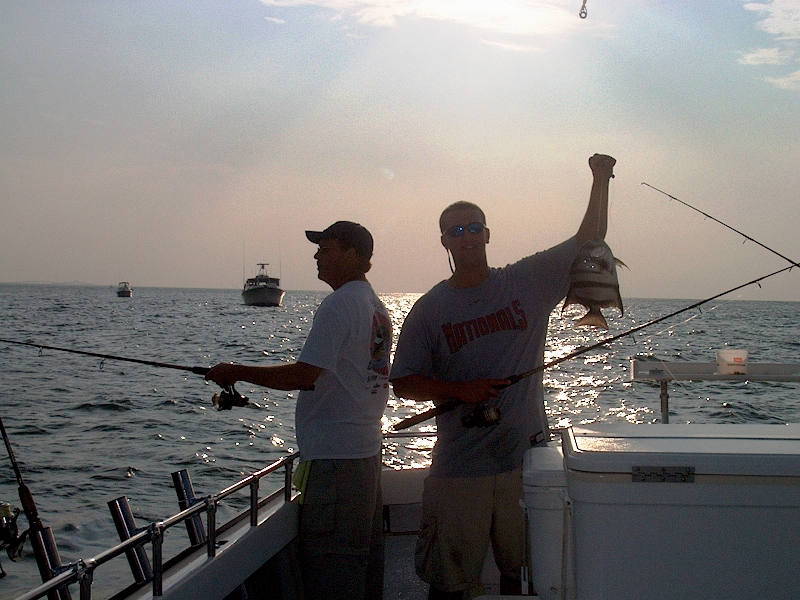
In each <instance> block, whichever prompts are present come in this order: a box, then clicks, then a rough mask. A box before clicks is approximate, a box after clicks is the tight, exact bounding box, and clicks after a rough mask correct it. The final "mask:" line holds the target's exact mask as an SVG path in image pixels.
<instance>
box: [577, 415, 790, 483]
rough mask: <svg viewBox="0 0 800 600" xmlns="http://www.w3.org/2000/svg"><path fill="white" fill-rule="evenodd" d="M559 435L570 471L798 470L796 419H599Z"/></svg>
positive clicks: (775, 472)
mask: <svg viewBox="0 0 800 600" xmlns="http://www.w3.org/2000/svg"><path fill="white" fill-rule="evenodd" d="M562 439H563V449H564V456H565V462H566V465H567V469H568V470H570V471H585V472H590V473H631V472H632V471H633V470H634V468H637V469H638V468H642V467H691V468H693V469H694V473H695V474H698V475H699V474H706V475H762V476H800V424H791V425H755V424H747V425H660V424H659V425H628V424H624V425H623V424H610V423H601V424H595V425H592V426H589V427H573V428H570V429H569V430H566V432H565V433H564V434H563V435H562Z"/></svg>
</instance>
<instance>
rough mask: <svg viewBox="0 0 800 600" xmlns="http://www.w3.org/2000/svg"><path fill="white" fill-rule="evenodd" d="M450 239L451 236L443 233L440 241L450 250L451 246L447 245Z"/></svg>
mask: <svg viewBox="0 0 800 600" xmlns="http://www.w3.org/2000/svg"><path fill="white" fill-rule="evenodd" d="M448 240H449V236H448V235H447V234H446V233H443V234H442V237H440V238H439V241H441V242H442V246H444V247H445V249H447V250H450V246H448V245H447V241H448Z"/></svg>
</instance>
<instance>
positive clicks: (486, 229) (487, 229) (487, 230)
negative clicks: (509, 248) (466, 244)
mask: <svg viewBox="0 0 800 600" xmlns="http://www.w3.org/2000/svg"><path fill="white" fill-rule="evenodd" d="M483 230H484V231H485V232H486V243H487V244H488V243H489V228H488V227H484V228H483Z"/></svg>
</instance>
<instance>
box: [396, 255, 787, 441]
mask: <svg viewBox="0 0 800 600" xmlns="http://www.w3.org/2000/svg"><path fill="white" fill-rule="evenodd" d="M794 266H795V265H794V264H792V265H790V266H788V267H784V268H782V269H779V270H777V271H773V272H772V273H770V274H768V275H764V276H763V277H758V278H757V279H753V280H751V281H748V282H747V283H743V284H741V285H737V286H736V287H733V288H731V289H729V290H725V291H724V292H721V293H719V294H715V295H713V296H711V297H709V298H706V299H705V300H700V301H698V302H695V303H693V304H690V305H689V306H685V307H684V308H681V309H679V310H676V311H674V312H671V313H669V314H667V315H663V316H661V317H658V318H656V319H653V320H652V321H648V322H647V323H643V324H642V325H637V326H636V327H633V328H632V329H628V330H627V331H625V332H623V333H619V334H617V335H613V336H611V337H608V338H605V339H603V340H600V341H599V342H597V343H595V344H592V345H590V346H584V347H583V348H579V349H578V350H576V351H574V352H571V353H569V354H567V355H565V356H562V357H560V358H557V359H555V360H553V361H550V362H548V363H545V364H543V365H540V366H538V367H534V368H533V369H530V370H529V371H525V372H524V373H518V374H515V375H512V376H510V377H506V379H508V380H509V381H510V382H511V383H510V384H509V385H514V384H515V383H517V382H519V381H521V380H522V379H525V378H527V377H530V376H532V375H535V374H536V373H540V372H542V371H544V370H546V369H550V368H552V367H555V366H556V365H560V364H561V363H563V362H566V361H568V360H571V359H573V358H576V357H578V356H580V355H582V354H586V353H587V352H591V351H592V350H596V349H598V348H601V347H603V346H607V345H608V344H611V343H613V342H615V341H617V340H620V339H622V338H625V337H627V336H629V335H633V334H634V333H636V332H638V331H641V330H642V329H645V328H647V327H651V326H653V325H655V324H656V323H661V322H662V321H666V320H667V319H670V318H672V317H675V316H677V315H679V314H681V313H685V312H687V311H689V310H693V309H695V308H699V307H700V306H702V305H703V304H707V303H708V302H712V301H713V300H716V299H717V298H721V297H722V296H726V295H727V294H730V293H732V292H735V291H737V290H740V289H742V288H745V287H747V286H750V285H754V284H758V285H760V282H761V281H763V280H765V279H769V278H770V277H773V276H775V275H778V274H780V273H783V272H785V271H790V270H792V269H793V268H794ZM462 404H464V403H463V402H462V401H461V400H458V399H457V398H452V399H450V400H445V401H444V402H442V403H441V404H439V405H438V406H435V407H434V408H431V409H428V410H426V411H423V412H421V413H418V414H416V415H414V416H411V417H408V418H407V419H403V420H402V421H399V422H398V423H395V424H394V425H393V426H392V428H393V429H394V430H395V431H401V430H403V429H407V428H409V427H412V426H414V425H418V424H419V423H422V422H423V421H427V420H428V419H431V418H433V417H435V416H437V415H441V414H444V413H446V412H449V411H451V410H453V409H455V408H457V407H459V406H461V405H462ZM486 410H487V407H486V406H485V405H479V406H478V407H477V408H476V410H475V411H473V413H470V414H469V415H467V416H466V417H464V419H462V421H464V425H465V426H468V427H469V426H475V425H477V426H483V425H491V424H492V423H494V422H495V421H496V419H499V417H500V415H499V413H496V412H493V411H492V409H491V407H488V412H485V411H486ZM495 410H496V409H495Z"/></svg>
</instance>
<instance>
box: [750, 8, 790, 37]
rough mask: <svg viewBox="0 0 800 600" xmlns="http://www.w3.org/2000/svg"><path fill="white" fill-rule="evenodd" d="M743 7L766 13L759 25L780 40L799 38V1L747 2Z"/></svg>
mask: <svg viewBox="0 0 800 600" xmlns="http://www.w3.org/2000/svg"><path fill="white" fill-rule="evenodd" d="M744 8H745V10H752V11H756V12H760V13H764V14H766V15H767V16H766V17H765V18H764V20H763V21H761V22H760V23H759V27H760V28H761V29H763V30H764V31H766V32H767V33H769V34H770V35H774V36H776V37H777V38H778V39H782V40H800V2H798V1H797V0H772V2H768V3H762V2H748V3H747V4H745V5H744Z"/></svg>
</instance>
